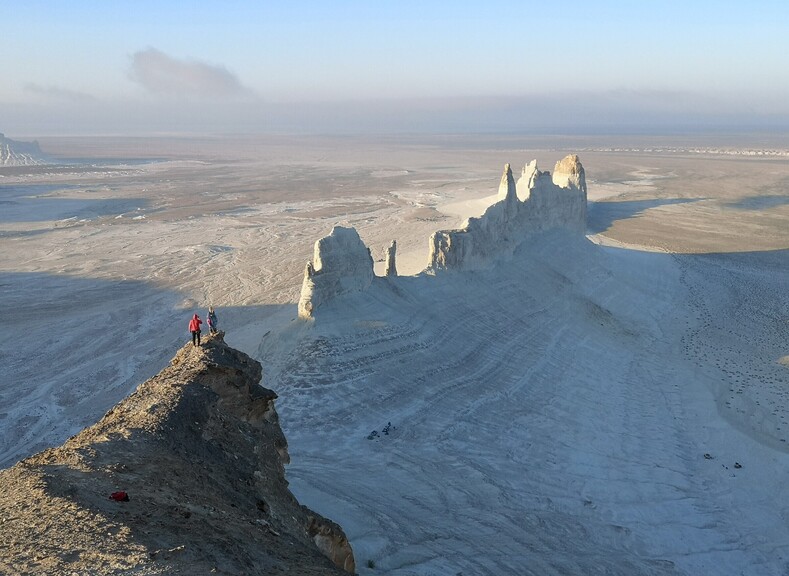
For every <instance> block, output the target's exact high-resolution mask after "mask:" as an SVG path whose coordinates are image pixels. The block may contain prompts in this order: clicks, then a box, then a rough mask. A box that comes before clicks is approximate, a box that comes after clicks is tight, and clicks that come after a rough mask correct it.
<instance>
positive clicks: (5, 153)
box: [0, 133, 46, 166]
mask: <svg viewBox="0 0 789 576" xmlns="http://www.w3.org/2000/svg"><path fill="white" fill-rule="evenodd" d="M45 163H46V158H45V156H44V153H43V152H41V148H39V146H38V142H36V141H33V142H20V141H18V140H11V139H10V138H6V137H5V135H4V134H2V133H0V166H24V165H29V164H45Z"/></svg>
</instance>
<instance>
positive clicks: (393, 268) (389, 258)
mask: <svg viewBox="0 0 789 576" xmlns="http://www.w3.org/2000/svg"><path fill="white" fill-rule="evenodd" d="M396 258H397V240H392V243H391V244H390V245H389V248H387V249H386V272H385V274H386V275H387V276H397V263H396V262H395V259H396Z"/></svg>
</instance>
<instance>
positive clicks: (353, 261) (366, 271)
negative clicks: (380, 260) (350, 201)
mask: <svg viewBox="0 0 789 576" xmlns="http://www.w3.org/2000/svg"><path fill="white" fill-rule="evenodd" d="M373 276H374V274H373V257H372V256H371V255H370V250H369V249H368V248H367V246H365V245H364V242H362V239H361V238H359V233H358V232H356V230H355V229H354V228H343V227H342V226H335V227H334V228H332V231H331V233H330V234H329V235H328V236H325V237H323V238H321V239H320V240H318V241H317V242H315V252H314V255H313V259H312V262H308V263H307V267H306V269H305V270H304V283H303V284H302V286H301V299H300V300H299V317H300V318H310V317H311V316H312V314H313V311H314V310H315V308H317V307H318V306H320V305H321V303H323V302H324V301H326V300H328V299H331V298H333V297H335V296H339V295H340V294H347V293H349V292H360V291H362V290H366V289H367V288H368V287H369V286H370V284H372V281H373Z"/></svg>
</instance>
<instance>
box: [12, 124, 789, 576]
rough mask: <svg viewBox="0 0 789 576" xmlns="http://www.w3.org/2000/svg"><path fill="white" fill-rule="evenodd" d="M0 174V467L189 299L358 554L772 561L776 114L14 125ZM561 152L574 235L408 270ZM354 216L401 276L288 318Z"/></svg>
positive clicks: (79, 412) (84, 405)
mask: <svg viewBox="0 0 789 576" xmlns="http://www.w3.org/2000/svg"><path fill="white" fill-rule="evenodd" d="M39 141H40V143H41V147H42V149H43V150H44V151H45V152H47V153H48V154H50V155H51V157H52V158H53V160H54V164H51V165H41V166H20V167H6V168H0V246H2V251H0V286H2V292H0V293H1V294H2V300H1V302H2V306H3V312H4V313H3V320H4V321H3V326H4V328H5V335H6V344H5V345H4V346H2V347H1V348H0V362H1V363H2V366H3V367H4V375H5V376H4V378H3V379H2V381H0V431H2V434H0V466H2V467H7V466H10V465H12V464H14V463H15V462H17V461H18V460H19V459H22V458H24V457H26V456H28V455H30V454H32V453H34V452H36V451H39V450H41V449H43V448H46V447H49V446H54V445H57V444H59V443H61V442H62V441H64V440H65V439H66V438H67V437H69V436H70V435H72V434H74V433H76V432H77V431H79V430H81V429H82V428H83V427H85V426H86V425H89V424H91V423H93V422H95V421H96V420H97V419H98V418H100V417H101V415H103V414H104V413H105V412H106V411H107V410H108V409H109V408H111V407H112V406H113V405H114V404H115V403H117V402H118V401H119V400H120V399H122V398H123V397H125V396H126V395H128V394H129V393H130V392H131V391H132V390H134V388H135V387H136V386H137V385H138V384H140V383H141V382H143V381H144V380H145V379H147V378H149V377H151V376H152V375H154V374H156V373H157V372H158V371H160V370H161V369H162V368H163V367H164V366H165V365H166V364H167V362H168V360H169V359H170V358H171V357H172V356H173V355H174V354H175V352H176V351H177V350H178V348H179V347H180V346H182V345H183V343H184V342H185V341H186V339H187V338H188V332H187V323H188V320H189V318H190V317H191V315H192V314H193V313H194V312H198V313H199V314H200V315H201V317H204V315H205V312H206V310H207V307H208V306H209V305H213V306H215V307H216V309H217V314H218V316H219V322H220V326H219V327H220V329H222V330H225V332H226V336H225V340H226V341H227V342H228V343H229V344H230V345H231V346H234V347H236V348H238V349H240V350H242V351H244V352H246V353H248V354H250V355H251V356H253V357H255V358H257V359H259V360H260V361H261V363H262V364H263V370H264V376H263V377H264V385H265V386H266V387H268V388H271V389H273V390H275V391H276V392H277V394H279V396H280V398H279V400H278V402H277V406H278V410H279V411H280V414H281V418H282V427H283V429H284V431H285V435H286V436H287V438H288V441H289V443H290V453H291V460H292V463H291V465H290V466H289V467H288V479H289V480H290V482H291V488H292V490H293V491H294V493H295V494H296V495H297V497H298V498H299V500H300V501H301V502H302V503H304V504H306V505H308V506H310V507H311V508H313V509H315V510H317V511H319V512H321V513H322V514H325V515H326V516H328V517H330V518H331V519H333V520H334V521H336V522H337V523H339V524H340V525H342V526H343V528H344V529H345V531H346V533H347V534H348V537H349V539H350V541H351V544H352V546H353V547H354V551H355V554H356V558H357V567H358V571H359V573H360V574H397V575H406V574H419V575H427V574H452V575H457V574H466V575H471V574H594V573H600V574H603V573H605V574H611V573H616V574H711V573H716V574H754V575H756V574H765V575H772V574H784V573H786V571H787V570H789V523H787V518H789V491H788V490H787V488H786V486H785V482H784V481H783V479H784V478H786V475H787V472H789V447H788V446H787V444H789V422H788V421H787V419H788V418H789V291H788V290H787V288H788V287H789V137H782V136H780V135H768V136H764V135H737V136H728V135H722V134H717V135H694V136H683V137H678V136H672V137H669V136H662V137H657V136H651V137H646V136H611V137H603V136H550V137H537V136H533V137H521V136H515V135H463V136H461V135H449V136H405V135H403V136H386V137H373V136H345V137H340V136H325V137H318V136H265V137H264V136H225V137H219V136H210V137H209V136H207V137H202V138H199V137H175V136H162V137H156V138H153V137H151V138H120V137H117V138H116V137H103V138H98V137H92V138H87V137H86V138H78V137H73V138H66V137H58V138H55V137H52V138H40V139H39ZM569 153H576V154H578V155H579V156H580V159H581V161H582V163H583V165H584V167H585V170H586V178H587V183H588V191H589V208H588V211H589V212H588V226H587V235H586V237H585V238H580V239H567V238H565V237H564V236H562V235H561V234H559V235H556V234H547V235H544V236H541V237H539V238H536V239H533V240H531V241H528V242H526V243H524V246H523V247H522V248H521V249H519V250H518V251H517V253H516V254H515V255H514V256H513V257H512V258H511V259H505V260H503V261H501V262H491V264H490V267H489V268H485V269H482V270H474V271H469V272H450V273H447V274H436V275H433V274H426V273H424V272H423V270H424V268H425V265H426V264H427V256H428V238H429V236H430V234H431V233H432V232H434V231H435V230H438V229H447V228H457V227H459V226H460V225H461V222H462V220H463V219H464V218H466V217H469V216H478V215H480V214H481V213H482V212H483V211H484V209H485V207H487V206H488V205H489V204H491V203H492V202H493V201H494V200H495V194H496V189H497V184H498V181H499V178H500V175H501V171H502V167H503V166H504V164H505V163H511V165H512V166H513V170H514V171H515V172H516V175H517V173H518V171H519V170H520V168H521V167H522V166H523V165H524V164H525V163H526V162H529V161H530V160H532V159H537V162H538V166H539V167H540V168H541V169H543V170H551V169H552V167H553V164H554V163H555V162H556V161H557V160H559V159H561V158H562V157H564V156H565V155H566V154H569ZM334 225H343V226H353V227H354V228H356V229H357V230H358V232H359V234H360V236H361V238H362V240H363V241H364V242H365V243H366V244H367V245H368V246H369V247H370V249H371V253H372V255H373V258H374V260H375V261H376V272H377V273H378V274H382V273H383V257H384V249H385V248H386V247H387V246H388V245H389V243H390V242H391V241H392V240H397V246H398V252H397V267H398V272H399V274H400V277H398V278H397V279H396V280H394V281H392V282H390V283H389V284H387V287H386V288H385V289H380V290H375V291H373V292H371V293H369V294H359V295H353V296H351V297H347V298H341V299H338V300H337V301H336V302H332V303H331V304H330V305H328V306H327V307H326V310H325V311H323V312H322V314H321V315H320V316H318V317H317V318H316V320H315V321H314V322H305V321H303V320H299V319H297V317H296V303H297V301H298V298H299V292H300V288H301V282H302V275H303V272H304V267H305V264H306V263H307V261H308V260H310V258H311V257H312V253H313V244H314V242H315V241H316V240H317V239H319V238H320V237H322V236H324V235H326V234H328V233H329V231H330V230H331V228H332V227H333V226H334Z"/></svg>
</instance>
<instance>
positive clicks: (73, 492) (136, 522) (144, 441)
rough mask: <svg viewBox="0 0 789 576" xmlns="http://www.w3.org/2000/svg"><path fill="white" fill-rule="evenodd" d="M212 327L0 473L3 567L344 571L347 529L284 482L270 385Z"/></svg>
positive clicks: (39, 570)
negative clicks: (80, 423) (81, 425)
mask: <svg viewBox="0 0 789 576" xmlns="http://www.w3.org/2000/svg"><path fill="white" fill-rule="evenodd" d="M260 378H261V366H260V364H259V363H258V362H257V361H255V360H253V359H252V358H250V357H249V356H247V355H246V354H243V353H242V352H239V351H237V350H234V349H233V348H230V347H229V346H227V345H226V344H225V342H224V340H223V338H222V335H221V333H220V334H219V335H216V336H209V337H208V338H207V339H204V341H203V346H202V347H197V348H194V347H192V344H191V343H189V344H187V345H186V346H184V347H183V348H182V349H181V350H180V351H179V352H178V353H177V354H176V356H175V357H174V358H173V360H172V362H171V365H170V366H168V367H167V368H165V369H164V370H162V371H161V372H160V373H159V374H157V375H156V376H154V377H153V378H151V379H150V380H148V381H146V382H144V383H142V384H141V385H140V386H139V387H138V388H137V390H136V391H135V392H134V393H133V394H132V395H131V396H129V397H128V398H126V399H125V400H123V401H122V402H120V403H119V404H118V405H117V406H115V407H114V408H112V409H111V410H110V411H109V412H107V414H106V415H105V416H104V418H102V419H101V420H100V421H99V422H98V423H97V424H95V425H93V426H91V427H89V428H86V429H85V430H83V431H82V432H80V433H79V434H77V435H76V436H73V437H72V438H70V439H69V440H67V441H66V443H65V444H63V446H60V447H58V448H52V449H49V450H45V451H44V452H41V453H39V454H36V455H34V456H31V457H30V458H27V459H25V460H23V461H21V462H19V463H18V464H16V465H15V466H13V467H11V468H8V469H6V470H2V471H0V520H1V521H0V550H2V554H0V574H34V573H35V574H97V575H102V574H120V573H124V574H132V573H133V574H138V575H147V574H210V573H221V574H252V573H255V574H272V573H277V574H280V573H283V574H284V573H289V574H343V573H346V572H350V573H353V572H355V561H354V557H353V552H352V550H351V547H350V544H349V543H348V539H347V538H346V536H345V534H344V533H343V531H342V529H341V528H340V527H339V526H338V525H337V524H335V523H334V522H332V521H330V520H328V519H326V518H324V517H323V516H321V515H319V514H317V513H315V512H313V511H312V510H310V509H308V508H306V507H305V506H302V505H301V504H299V503H298V502H297V501H296V498H295V497H294V496H293V495H292V494H291V492H290V491H289V489H288V482H287V480H286V479H285V476H284V464H285V463H287V462H288V461H289V456H288V451H287V442H286V440H285V436H284V435H283V433H282V429H281V428H280V426H279V421H278V416H277V412H276V410H275V408H274V400H275V399H276V397H277V395H276V394H275V393H274V392H272V391H271V390H268V389H266V388H263V387H262V386H260V385H259V382H260Z"/></svg>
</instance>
